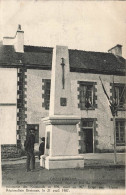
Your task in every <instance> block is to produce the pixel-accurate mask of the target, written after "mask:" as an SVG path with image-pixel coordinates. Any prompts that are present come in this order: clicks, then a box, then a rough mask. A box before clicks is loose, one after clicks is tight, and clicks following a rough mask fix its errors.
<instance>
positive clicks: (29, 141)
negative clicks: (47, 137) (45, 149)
mask: <svg viewBox="0 0 126 195" xmlns="http://www.w3.org/2000/svg"><path fill="white" fill-rule="evenodd" d="M34 144H35V136H34V135H33V134H30V135H29V136H27V137H26V141H25V144H24V146H25V151H26V152H34Z"/></svg>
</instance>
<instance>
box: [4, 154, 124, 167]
mask: <svg viewBox="0 0 126 195" xmlns="http://www.w3.org/2000/svg"><path fill="white" fill-rule="evenodd" d="M81 156H83V157H84V159H85V161H84V166H87V167H98V166H100V167H104V166H125V153H117V163H116V165H115V164H114V154H113V153H90V154H89V153H88V154H82V155H81ZM35 159H36V160H35V161H36V162H38V163H39V159H38V156H36V157H35ZM22 163H26V156H23V157H20V158H10V159H2V161H1V164H2V165H13V164H22Z"/></svg>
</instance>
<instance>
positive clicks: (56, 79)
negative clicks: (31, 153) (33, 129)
mask: <svg viewBox="0 0 126 195" xmlns="http://www.w3.org/2000/svg"><path fill="white" fill-rule="evenodd" d="M79 121H80V117H78V116H75V115H74V111H73V110H72V100H71V82H70V67H69V54H68V47H66V46H56V47H55V48H54V50H53V63H52V75H51V94H50V110H49V117H46V118H44V119H42V122H44V123H45V125H46V134H45V137H46V141H45V147H46V148H45V157H43V158H42V159H44V167H45V168H46V169H59V168H76V167H84V158H83V156H81V155H79V154H78V144H79V143H78V134H77V124H78V123H79ZM41 161H43V160H41ZM40 165H43V162H40Z"/></svg>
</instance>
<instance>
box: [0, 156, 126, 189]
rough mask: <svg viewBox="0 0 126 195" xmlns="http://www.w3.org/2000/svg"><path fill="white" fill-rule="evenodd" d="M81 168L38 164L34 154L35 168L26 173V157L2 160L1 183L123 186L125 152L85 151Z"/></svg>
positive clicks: (52, 185)
mask: <svg viewBox="0 0 126 195" xmlns="http://www.w3.org/2000/svg"><path fill="white" fill-rule="evenodd" d="M83 156H84V159H85V160H84V168H74V169H54V170H53V169H52V170H47V169H44V168H42V167H40V163H39V159H38V156H36V163H35V170H34V171H33V172H31V171H30V172H26V156H23V157H21V158H12V159H3V160H2V186H8V187H10V188H11V187H14V188H15V187H16V188H18V187H23V188H42V189H45V188H50V189H53V188H59V187H61V188H65V189H68V188H74V189H75V188H79V189H82V188H85V189H92V188H93V189H94V188H95V189H99V188H100V189H101V188H109V189H124V188H125V154H124V153H118V154H117V164H116V165H115V164H114V160H113V159H114V155H113V154H112V153H111V154H110V153H108V154H107V153H104V154H84V155H83Z"/></svg>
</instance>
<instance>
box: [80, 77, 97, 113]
mask: <svg viewBox="0 0 126 195" xmlns="http://www.w3.org/2000/svg"><path fill="white" fill-rule="evenodd" d="M79 84H80V86H79V100H80V103H79V107H80V109H81V110H85V109H94V108H95V106H96V105H95V99H96V96H95V95H94V92H95V90H94V89H95V87H94V84H95V83H92V82H81V81H80V82H79Z"/></svg>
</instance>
